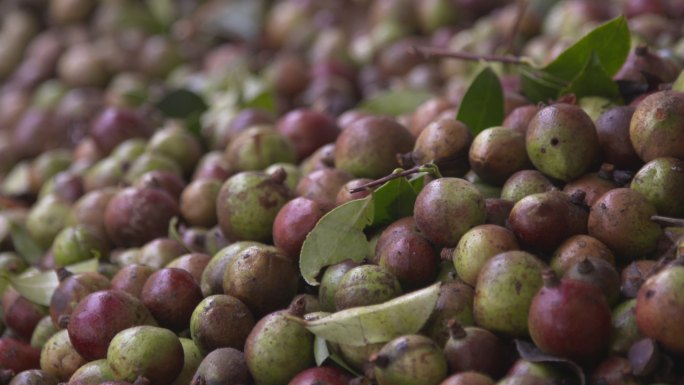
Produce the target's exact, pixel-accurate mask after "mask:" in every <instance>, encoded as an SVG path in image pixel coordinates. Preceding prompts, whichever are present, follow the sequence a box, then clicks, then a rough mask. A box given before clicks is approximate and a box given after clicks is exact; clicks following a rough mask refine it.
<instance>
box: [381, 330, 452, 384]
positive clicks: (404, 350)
mask: <svg viewBox="0 0 684 385" xmlns="http://www.w3.org/2000/svg"><path fill="white" fill-rule="evenodd" d="M372 362H373V364H374V366H375V369H374V374H375V380H376V381H377V383H378V385H437V384H439V383H440V382H441V381H442V380H443V379H444V378H445V377H446V375H447V362H446V358H445V357H444V353H442V349H441V348H440V347H439V346H437V344H436V343H435V342H434V341H433V340H431V339H430V338H428V337H425V336H421V335H417V334H415V335H405V336H401V337H398V338H395V339H393V340H392V341H390V342H388V343H387V344H385V346H383V347H382V349H380V351H379V352H378V354H377V356H376V357H375V359H374V360H372Z"/></svg>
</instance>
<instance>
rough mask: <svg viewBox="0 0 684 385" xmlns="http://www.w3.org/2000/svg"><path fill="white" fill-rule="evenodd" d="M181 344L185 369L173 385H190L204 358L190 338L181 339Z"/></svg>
mask: <svg viewBox="0 0 684 385" xmlns="http://www.w3.org/2000/svg"><path fill="white" fill-rule="evenodd" d="M180 342H181V345H183V369H182V370H181V372H180V374H179V375H178V377H176V380H175V381H174V382H172V383H171V385H187V384H190V383H191V381H192V378H193V376H194V375H195V372H196V371H197V368H198V367H199V366H200V363H201V362H202V358H203V357H204V356H203V355H202V353H200V351H199V349H198V348H197V345H195V343H194V342H193V340H191V339H189V338H180Z"/></svg>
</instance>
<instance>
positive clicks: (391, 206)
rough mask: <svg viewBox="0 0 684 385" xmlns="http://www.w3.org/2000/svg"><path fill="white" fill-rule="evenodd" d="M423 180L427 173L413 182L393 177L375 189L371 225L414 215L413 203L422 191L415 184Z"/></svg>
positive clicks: (417, 184)
mask: <svg viewBox="0 0 684 385" xmlns="http://www.w3.org/2000/svg"><path fill="white" fill-rule="evenodd" d="M421 180H422V181H423V182H422V183H424V180H425V175H422V176H421V177H419V178H416V179H414V180H413V182H412V183H413V184H412V183H409V181H408V180H407V179H406V178H403V177H402V178H397V179H392V180H390V181H388V182H387V183H385V184H383V185H382V186H380V187H378V189H377V190H375V191H373V193H372V195H373V202H374V205H373V206H374V214H373V223H372V224H371V225H373V226H377V225H383V224H387V223H390V222H392V221H394V220H397V219H399V218H403V217H407V216H410V215H413V205H414V204H415V203H416V197H417V196H418V193H419V192H420V189H418V190H416V188H415V187H414V185H415V186H420V184H421V182H420V181H421ZM421 188H422V186H421Z"/></svg>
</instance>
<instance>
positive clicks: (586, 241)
mask: <svg viewBox="0 0 684 385" xmlns="http://www.w3.org/2000/svg"><path fill="white" fill-rule="evenodd" d="M586 257H594V258H601V259H603V260H605V261H606V262H608V263H610V264H611V265H613V266H614V265H615V256H613V252H612V251H610V249H609V248H608V246H606V245H605V244H604V243H603V242H601V241H599V240H598V239H596V238H594V237H591V236H589V235H586V234H578V235H573V236H572V237H570V238H568V239H566V240H565V241H563V243H561V244H560V246H558V247H557V248H556V250H555V251H554V252H553V255H552V256H551V261H550V263H549V264H550V265H551V268H553V270H554V271H555V272H556V274H558V275H559V276H560V275H563V273H564V272H565V271H566V270H567V269H568V268H569V267H570V266H572V265H574V264H575V263H577V262H579V261H581V260H582V258H586Z"/></svg>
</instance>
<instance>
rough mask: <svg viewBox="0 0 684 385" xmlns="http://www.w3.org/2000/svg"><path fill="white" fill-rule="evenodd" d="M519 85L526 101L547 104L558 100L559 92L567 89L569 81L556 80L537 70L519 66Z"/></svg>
mask: <svg viewBox="0 0 684 385" xmlns="http://www.w3.org/2000/svg"><path fill="white" fill-rule="evenodd" d="M520 83H521V87H522V91H523V94H525V96H526V97H527V98H528V99H530V100H531V101H533V102H537V103H539V102H541V103H547V102H548V101H549V100H553V99H556V98H558V95H559V94H560V92H561V90H563V89H564V88H566V87H568V85H569V84H570V81H566V80H563V79H558V78H557V77H555V76H553V75H551V74H548V73H546V72H544V71H543V70H540V69H537V68H532V67H530V66H521V67H520Z"/></svg>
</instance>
